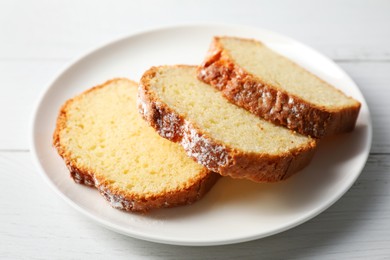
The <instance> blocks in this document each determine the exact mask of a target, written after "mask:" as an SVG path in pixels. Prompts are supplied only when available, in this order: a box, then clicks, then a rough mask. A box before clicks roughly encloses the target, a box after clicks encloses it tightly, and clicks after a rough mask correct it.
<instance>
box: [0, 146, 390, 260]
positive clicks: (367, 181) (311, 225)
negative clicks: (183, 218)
mask: <svg viewBox="0 0 390 260" xmlns="http://www.w3.org/2000/svg"><path fill="white" fill-rule="evenodd" d="M0 172H1V174H0V190H1V191H2V194H3V195H4V196H0V205H1V207H2V210H1V211H0V223H1V224H0V225H1V228H0V241H1V249H0V258H2V259H20V258H28V259H31V258H40V259H57V258H58V257H59V256H61V257H63V258H65V259H69V258H79V259H84V258H96V257H98V258H109V257H110V258H111V257H114V258H116V259H117V258H119V259H122V258H123V259H124V258H126V259H128V258H132V259H150V258H151V257H153V258H155V259H183V258H186V259H188V258H189V259H216V258H223V259H258V258H259V257H260V256H261V257H262V258H265V259H313V258H316V259H346V258H347V259H354V258H359V257H360V258H364V257H366V258H369V259H379V258H386V257H388V256H389V255H390V247H389V246H388V245H389V244H390V222H389V221H388V220H389V218H390V204H389V201H390V189H388V183H389V182H390V174H389V172H390V155H389V154H384V155H371V156H370V157H369V160H368V163H367V165H366V167H365V168H364V171H363V173H362V175H361V177H360V178H359V179H358V181H357V182H356V183H355V185H353V187H352V188H351V189H350V190H349V191H348V192H347V193H346V194H345V195H344V196H343V197H342V198H341V199H340V200H339V201H338V202H337V203H336V204H335V205H334V206H332V207H331V208H329V209H328V210H326V211H325V212H323V213H322V214H320V215H319V216H317V217H316V218H314V219H312V220H310V221H309V222H307V223H305V224H302V225H300V226H299V227H296V228H294V229H291V230H289V231H286V232H283V233H280V234H277V235H275V236H271V237H268V238H264V239H261V240H256V241H252V242H247V243H241V244H236V245H229V246H216V247H179V246H167V245H160V244H154V243H150V242H144V241H140V240H137V239H133V238H129V237H126V236H123V235H120V234H116V233H114V232H112V231H109V230H106V229H105V228H103V227H100V226H99V225H97V224H96V223H94V222H93V221H91V220H89V219H87V218H86V217H84V216H82V215H80V214H79V213H78V212H76V211H75V210H74V209H72V208H70V207H69V206H67V204H66V203H65V202H64V201H62V200H61V199H60V198H59V197H58V196H57V195H56V194H55V193H54V192H53V191H52V190H51V189H50V188H49V187H48V186H47V185H46V183H45V182H44V181H43V179H42V178H41V177H40V176H38V174H37V173H36V171H35V170H34V166H33V165H32V162H31V161H30V154H29V153H28V152H24V153H21V152H0ZM75 185H76V184H75ZM237 224H239V221H238V223H237Z"/></svg>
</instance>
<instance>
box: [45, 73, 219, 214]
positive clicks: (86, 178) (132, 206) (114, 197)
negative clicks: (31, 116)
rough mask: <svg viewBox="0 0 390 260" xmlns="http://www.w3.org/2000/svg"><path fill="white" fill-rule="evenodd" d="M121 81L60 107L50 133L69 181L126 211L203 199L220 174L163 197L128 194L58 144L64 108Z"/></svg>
mask: <svg viewBox="0 0 390 260" xmlns="http://www.w3.org/2000/svg"><path fill="white" fill-rule="evenodd" d="M121 80H127V79H120V78H118V79H113V80H110V81H107V82H106V83H104V84H102V85H99V86H96V87H93V88H91V89H89V90H87V91H85V92H83V93H82V94H80V95H78V96H77V97H75V98H73V99H70V100H68V101H67V102H66V103H65V104H64V105H63V106H62V107H61V109H60V112H59V115H58V118H57V123H56V128H55V131H54V134H53V146H54V148H55V149H56V150H57V152H58V154H59V155H60V157H61V158H62V159H63V160H64V162H65V164H66V167H67V168H68V170H69V172H70V176H71V178H72V179H73V180H74V181H75V182H76V183H78V184H83V185H86V186H90V187H95V188H97V190H98V191H99V193H100V194H101V195H102V196H103V197H104V198H105V199H106V200H107V201H108V202H109V204H110V205H111V206H112V207H114V208H117V209H121V210H125V211H134V212H147V211H149V210H151V209H158V208H170V207H175V206H180V205H187V204H192V203H194V202H196V201H197V200H199V199H200V198H202V197H203V196H204V195H205V194H206V193H207V192H208V191H209V190H210V189H211V187H212V186H213V185H214V184H215V183H216V182H217V180H218V179H219V177H220V175H219V174H217V173H214V172H210V171H208V170H207V169H204V170H203V171H202V172H200V173H199V178H197V179H193V180H189V182H192V183H190V184H189V185H187V187H182V188H180V189H178V190H172V191H169V192H166V193H162V194H154V195H145V196H141V195H140V194H133V193H129V192H126V191H124V190H123V189H120V188H118V187H114V186H113V184H112V183H111V182H110V181H108V180H107V179H105V178H104V177H103V176H101V175H97V174H95V173H94V172H93V171H92V170H91V169H88V167H85V166H83V165H79V164H78V163H77V162H76V161H75V160H73V159H72V156H71V153H70V152H69V151H68V150H67V149H66V147H65V146H64V145H63V144H62V143H61V137H60V132H61V131H62V130H63V129H65V128H66V122H67V109H68V107H69V106H70V104H71V103H73V102H75V100H77V99H78V98H79V97H80V96H82V95H85V94H86V93H89V92H91V91H94V90H96V89H99V88H102V87H105V86H107V85H109V84H111V83H113V82H115V81H121ZM133 84H134V86H136V85H137V83H135V82H133Z"/></svg>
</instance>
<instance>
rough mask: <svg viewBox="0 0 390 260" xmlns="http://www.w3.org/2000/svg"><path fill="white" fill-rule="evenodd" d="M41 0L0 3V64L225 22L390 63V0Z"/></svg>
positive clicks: (65, 55) (339, 55)
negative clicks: (175, 27) (158, 30)
mask: <svg viewBox="0 0 390 260" xmlns="http://www.w3.org/2000/svg"><path fill="white" fill-rule="evenodd" d="M40 2H41V4H39V3H37V2H35V1H32V2H31V1H27V2H25V3H23V5H20V4H19V3H18V2H17V1H13V0H3V1H1V2H0V32H1V35H0V39H1V41H0V42H1V48H0V59H3V60H5V59H31V60H37V59H46V60H50V59H73V58H74V57H77V56H79V55H80V54H82V53H84V52H85V51H86V50H89V49H90V48H92V47H94V46H98V45H100V44H102V43H104V42H107V41H110V40H112V39H115V38H117V37H120V36H123V35H127V34H129V33H131V32H135V31H139V30H141V29H145V28H150V27H155V26H156V25H159V26H161V25H168V24H179V23H189V22H199V21H202V22H215V21H220V22H228V23H236V24H243V25H246V24H247V25H251V26H255V27H260V28H265V29H269V30H273V31H276V32H280V33H283V34H286V35H288V36H290V37H292V38H296V39H297V40H300V41H302V42H304V43H306V44H308V45H311V46H313V47H314V48H316V49H318V50H320V51H322V52H324V53H325V54H326V55H328V56H330V57H331V58H333V59H337V60H351V59H353V60H390V30H388V25H389V24H390V16H389V15H388V13H389V12H390V2H389V1H381V0H374V1H370V2H369V3H367V2H365V1H353V0H348V1H342V2H340V1H337V0H328V1H326V2H323V3H318V2H316V1H310V0H297V1H280V0H277V1H272V4H269V3H268V2H266V1H258V2H256V3H255V2H254V1H252V0H241V1H225V0H218V1H207V0H201V1H195V2H190V3H181V2H176V1H159V0H146V1H126V0H120V1H116V3H115V4H111V3H109V2H106V3H99V4H96V3H95V1H92V0H89V1H82V2H75V1H66V2H61V3H58V2H53V1H43V0H41V1H40ZM221 8H223V11H220V12H219V11H216V10H220V9H221ZM86 14H88V16H86ZM112 14H114V15H112ZM111 15H112V16H111ZM86 17H88V18H87V19H86ZM227 17H228V18H227ZM232 17H233V18H234V19H231V18H232ZM107 19H109V22H107ZM26 43H27V45H26Z"/></svg>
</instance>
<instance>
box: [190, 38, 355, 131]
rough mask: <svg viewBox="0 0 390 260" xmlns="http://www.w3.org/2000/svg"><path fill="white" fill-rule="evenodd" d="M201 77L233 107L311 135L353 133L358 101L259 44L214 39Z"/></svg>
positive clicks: (235, 39)
mask: <svg viewBox="0 0 390 260" xmlns="http://www.w3.org/2000/svg"><path fill="white" fill-rule="evenodd" d="M198 77H199V79H201V80H203V81H204V82H206V83H209V84H211V85H213V86H214V87H216V88H217V89H219V90H221V91H222V93H223V95H224V96H225V97H226V98H227V99H228V100H229V101H231V102H232V103H234V104H236V105H238V106H240V107H243V108H245V109H246V110H248V111H250V112H252V113H253V114H255V115H257V116H260V117H262V118H264V119H266V120H269V121H271V122H273V123H276V124H279V125H283V126H286V127H288V128H290V129H292V130H295V131H297V132H299V133H301V134H305V135H310V136H312V137H317V138H320V137H324V136H328V135H333V134H338V133H343V132H348V131H351V130H353V129H354V127H355V123H356V119H357V116H358V114H359V109H360V103H359V102H358V101H356V100H354V99H353V98H350V97H347V96H346V95H345V94H343V93H342V92H341V91H339V90H338V89H336V88H334V87H333V86H331V85H329V84H328V83H326V82H325V81H323V80H321V79H320V78H318V77H317V76H315V75H313V74H312V73H310V72H308V71H307V70H305V69H303V68H301V67H300V66H298V65H297V64H295V63H294V62H292V61H290V60H289V59H287V58H285V57H283V56H281V55H279V54H277V53H276V52H274V51H272V50H271V49H269V48H267V47H266V46H265V45H264V44H262V43H261V42H258V41H255V40H248V39H240V38H233V37H215V38H214V39H213V42H212V44H211V47H210V50H209V53H208V55H207V57H206V59H205V62H204V63H203V65H202V66H201V67H200V68H199V72H198Z"/></svg>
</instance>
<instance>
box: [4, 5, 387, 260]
mask: <svg viewBox="0 0 390 260" xmlns="http://www.w3.org/2000/svg"><path fill="white" fill-rule="evenodd" d="M189 22H229V23H235V24H243V25H251V26H255V27H260V28H265V29H269V30H274V31H276V32H279V33H282V34H285V35H288V36H290V37H292V38H295V39H297V40H299V41H301V42H303V43H305V44H308V45H310V46H312V47H314V48H315V49H317V50H319V51H320V52H322V53H324V54H325V55H327V56H329V57H330V58H332V59H333V60H335V61H336V62H337V63H338V64H339V65H340V66H341V67H342V68H343V69H345V70H346V71H347V73H349V74H350V75H351V77H352V78H353V79H354V80H355V81H356V83H357V84H358V86H359V87H360V89H361V91H362V92H363V94H364V96H365V98H366V100H367V102H368V105H369V107H370V110H371V113H372V119H373V130H374V131H373V133H374V137H373V146H372V150H371V153H370V156H369V159H368V162H367V165H366V167H365V168H364V170H363V172H362V174H361V176H360V177H359V179H358V180H357V182H356V183H355V185H354V186H353V187H352V188H351V189H350V190H349V191H348V192H347V193H346V195H345V196H343V197H342V198H341V199H340V200H339V201H338V202H337V203H336V204H335V205H333V206H332V207H331V208H329V209H328V210H326V211H325V212H324V213H322V214H320V215H319V216H317V217H316V218H314V219H312V220H310V221H308V222H306V223H304V224H302V225H300V226H298V227H296V228H294V229H291V230H289V231H286V232H283V233H280V234H277V235H274V236H271V237H268V238H264V239H260V240H256V241H252V242H247V243H241V244H235V245H227V246H215V247H182V246H169V245H162V244H156V243H151V242H145V241H140V240H137V239H133V238H130V237H126V236H123V235H120V234H117V233H114V232H112V231H109V230H106V229H105V228H103V227H101V226H99V225H97V224H95V223H94V222H91V221H90V220H89V219H87V218H86V217H84V216H83V215H81V214H80V213H78V212H76V211H75V210H74V209H73V208H70V207H69V206H68V205H67V204H66V203H65V202H64V201H62V200H61V199H60V198H59V197H58V196H57V195H55V193H54V192H53V191H52V190H51V189H50V188H49V187H48V186H47V185H46V183H45V182H44V181H43V179H42V178H41V177H40V176H39V175H38V174H37V170H36V169H35V167H34V166H33V163H32V161H31V159H30V158H31V154H30V148H29V136H30V129H29V123H30V120H31V112H32V108H33V105H34V104H35V102H36V100H37V98H38V96H39V95H40V93H41V92H42V91H43V89H44V88H45V87H46V85H47V83H48V82H49V81H50V80H51V79H53V77H54V76H55V75H56V74H57V73H58V72H59V71H60V69H61V68H63V67H64V66H65V65H66V64H68V63H69V62H70V61H71V60H73V59H75V58H77V57H78V56H79V55H81V54H83V53H84V52H86V51H87V50H89V49H91V48H93V47H96V46H99V45H101V44H102V43H105V42H108V41H110V40H112V39H115V38H118V37H120V36H124V35H127V34H129V33H132V32H135V31H139V30H142V29H146V28H151V27H154V26H161V25H175V24H178V23H189ZM0 83H1V84H0V119H1V121H0V122H1V124H0V191H1V195H0V259H19V258H26V259H61V258H64V259H68V258H71V259H87V258H91V259H92V258H109V257H115V258H117V259H121V258H126V259H183V258H201V259H207V258H210V259H215V258H222V259H230V258H232V259H236V258H239V259H259V258H265V259H314V258H315V259H356V258H360V259H390V184H389V183H390V137H389V132H390V101H389V100H390V2H389V1H385V0H384V1H353V0H350V1H336V0H328V1H310V0H298V1H250V0H240V1H230V0H224V1H213V2H212V3H211V1H207V0H201V1H192V2H190V1H179V0H177V1H175V0H170V1H157V0H156V1H149V0H148V1H126V0H123V1H102V2H98V1H91V0H89V1H73V0H72V1H63V2H61V1H48V0H47V1H46V0H37V1H15V0H0Z"/></svg>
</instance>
